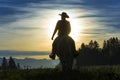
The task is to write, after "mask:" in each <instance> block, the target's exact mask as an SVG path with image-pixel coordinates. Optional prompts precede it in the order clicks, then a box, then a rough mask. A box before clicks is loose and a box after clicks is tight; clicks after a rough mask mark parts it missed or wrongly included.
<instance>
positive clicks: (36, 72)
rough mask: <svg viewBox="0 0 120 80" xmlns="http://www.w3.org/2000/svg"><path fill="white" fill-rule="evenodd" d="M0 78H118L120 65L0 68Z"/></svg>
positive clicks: (53, 79)
mask: <svg viewBox="0 0 120 80" xmlns="http://www.w3.org/2000/svg"><path fill="white" fill-rule="evenodd" d="M0 80H120V66H91V67H80V68H79V69H73V70H72V71H61V70H59V69H30V70H4V71H2V70H1V71H0Z"/></svg>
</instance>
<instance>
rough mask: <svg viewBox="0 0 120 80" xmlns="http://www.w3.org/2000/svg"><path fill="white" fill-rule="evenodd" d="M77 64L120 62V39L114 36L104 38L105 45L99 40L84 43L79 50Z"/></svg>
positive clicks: (112, 63)
mask: <svg viewBox="0 0 120 80" xmlns="http://www.w3.org/2000/svg"><path fill="white" fill-rule="evenodd" d="M78 53H79V56H78V57H77V63H76V65H77V66H85V65H86V66H88V65H116V64H120V40H119V39H118V37H112V38H110V39H108V40H104V42H103V47H102V48H100V45H99V43H98V42H97V41H93V40H91V41H90V42H89V43H88V44H85V43H82V44H81V47H80V48H79V50H78Z"/></svg>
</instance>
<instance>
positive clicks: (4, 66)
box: [0, 57, 20, 70]
mask: <svg viewBox="0 0 120 80" xmlns="http://www.w3.org/2000/svg"><path fill="white" fill-rule="evenodd" d="M0 69H1V70H8V69H10V70H11V69H12V70H13V69H20V64H19V63H17V64H16V63H15V61H14V59H13V58H12V57H10V58H9V59H8V60H7V59H6V57H3V59H2V63H1V66H0Z"/></svg>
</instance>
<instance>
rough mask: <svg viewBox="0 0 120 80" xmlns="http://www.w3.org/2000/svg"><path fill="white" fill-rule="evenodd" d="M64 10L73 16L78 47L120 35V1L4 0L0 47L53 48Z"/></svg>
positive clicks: (73, 34)
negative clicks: (53, 35)
mask: <svg viewBox="0 0 120 80" xmlns="http://www.w3.org/2000/svg"><path fill="white" fill-rule="evenodd" d="M62 12H66V13H67V14H68V15H69V16H70V18H69V19H67V20H68V21H70V24H71V28H72V31H71V34H70V36H71V37H72V38H73V39H74V40H75V43H76V49H78V48H79V47H80V45H81V43H83V42H84V43H88V42H89V41H90V40H96V41H98V42H99V43H100V45H102V42H103V41H104V40H107V39H109V38H110V37H118V38H120V35H119V34H120V0H0V50H17V51H51V48H52V42H53V41H52V40H51V36H52V34H53V31H54V28H55V25H56V23H57V21H58V20H60V16H59V15H58V14H60V13H62ZM56 36H57V35H56ZM56 36H55V37H56Z"/></svg>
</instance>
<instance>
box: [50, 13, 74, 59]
mask: <svg viewBox="0 0 120 80" xmlns="http://www.w3.org/2000/svg"><path fill="white" fill-rule="evenodd" d="M59 15H60V16H61V20H58V22H57V24H56V27H55V29H54V32H53V35H52V38H51V39H52V40H53V39H54V35H55V34H56V32H57V31H58V36H57V37H56V38H55V40H54V42H53V44H52V53H51V54H50V55H49V57H50V58H51V59H55V56H56V54H58V52H59V46H60V44H61V42H62V41H64V38H68V39H69V40H70V43H71V44H72V46H73V47H72V48H73V49H74V51H76V49H75V43H74V40H73V39H72V38H71V37H69V34H70V32H71V25H70V22H69V21H67V20H66V18H69V16H68V15H67V13H65V12H62V14H59Z"/></svg>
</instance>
